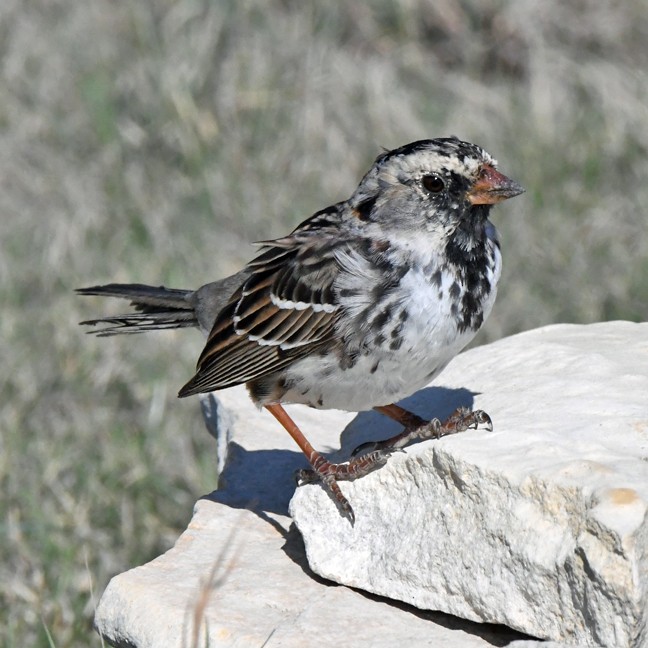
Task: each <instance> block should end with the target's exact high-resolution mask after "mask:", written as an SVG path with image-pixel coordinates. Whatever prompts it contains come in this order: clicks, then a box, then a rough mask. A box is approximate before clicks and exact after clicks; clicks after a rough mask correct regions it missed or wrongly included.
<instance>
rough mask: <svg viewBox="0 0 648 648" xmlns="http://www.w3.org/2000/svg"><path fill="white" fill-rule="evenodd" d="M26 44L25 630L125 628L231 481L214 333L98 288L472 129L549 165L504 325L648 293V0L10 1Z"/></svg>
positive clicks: (19, 637) (520, 173) (13, 388)
mask: <svg viewBox="0 0 648 648" xmlns="http://www.w3.org/2000/svg"><path fill="white" fill-rule="evenodd" d="M0 56H1V58H0V65H1V67H0V294H1V305H2V309H1V313H0V332H1V336H2V349H3V352H2V358H3V360H2V366H3V371H2V377H1V378H0V381H1V383H2V384H1V389H0V394H2V401H1V408H0V429H1V437H0V480H1V483H2V501H1V503H0V506H1V507H2V523H1V524H2V526H1V534H0V552H1V553H2V560H1V561H0V570H1V571H0V645H2V646H20V647H24V646H58V647H61V646H88V645H97V646H98V645H100V640H99V638H98V637H96V636H95V635H94V633H93V631H92V629H91V624H92V615H93V610H94V607H95V604H96V601H97V599H98V596H99V595H100V594H101V592H102V591H103V589H104V588H105V586H106V584H107V582H108V580H109V578H110V577H111V576H112V575H114V574H116V573H118V572H120V571H123V570H125V569H127V568H129V567H132V566H135V565H138V564H140V563H142V562H144V561H147V560H149V559H151V558H152V557H154V556H155V555H157V554H159V553H160V552H162V551H164V550H166V549H167V548H169V547H170V546H171V545H172V543H173V542H174V540H175V539H176V537H177V535H178V534H179V532H180V531H181V530H182V529H183V528H184V526H185V525H186V523H187V522H188V520H189V519H190V516H191V510H192V505H193V502H194V501H195V499H196V498H198V497H199V496H201V495H202V494H204V493H206V492H209V491H211V490H212V489H213V487H214V485H215V480H216V475H215V463H214V448H213V442H212V440H211V438H210V437H209V436H208V435H207V434H206V432H205V430H204V427H203V424H202V420H201V417H200V412H199V407H198V403H197V401H196V399H189V400H182V401H178V400H176V398H175V394H176V391H177V389H178V387H179V386H181V385H182V384H183V383H184V382H185V381H186V379H187V378H188V377H190V376H191V375H192V370H193V367H194V364H195V360H196V358H197V355H198V354H199V352H200V350H201V348H202V340H201V339H200V335H199V334H198V333H197V332H194V331H189V332H188V331H180V332H165V333H161V334H155V335H153V334H152V335H149V336H143V337H138V338H133V337H124V338H110V339H107V340H98V339H96V338H93V337H86V336H85V335H84V332H83V330H82V329H81V328H79V327H78V326H77V322H78V321H79V320H81V319H84V318H88V317H92V316H94V315H96V314H99V313H105V312H108V311H110V309H111V306H110V305H109V304H107V303H102V302H100V301H99V300H92V299H88V298H85V299H82V298H79V297H76V296H75V295H74V294H73V292H72V291H73V289H74V288H75V287H79V286H87V285H94V284H97V283H107V282H111V281H117V282H129V281H139V282H144V283H151V284H157V285H159V284H165V285H170V286H174V287H181V288H194V287H197V286H199V285H200V284H202V283H205V282H207V281H210V280H213V279H215V278H217V277H219V276H222V275H224V274H226V273H229V272H231V271H233V270H235V269H238V268H239V267H240V266H241V264H243V263H244V262H245V261H246V260H248V259H249V258H250V257H251V255H252V254H253V252H254V250H253V248H251V247H250V245H249V242H250V241H255V240H259V239H266V238H271V237H274V236H278V235H281V234H283V233H285V232H286V231H288V230H290V229H292V228H293V227H294V226H295V225H296V224H297V223H298V222H300V221H301V220H303V219H304V218H306V217H307V216H309V215H310V214H311V213H313V212H314V211H316V210H318V209H320V208H322V207H325V206H327V205H329V204H332V203H334V202H336V201H338V200H342V199H344V198H346V197H348V195H349V194H350V193H351V191H352V190H353V188H354V187H355V186H356V184H357V181H358V180H359V179H360V177H361V176H362V174H363V173H364V172H365V171H366V170H367V169H368V168H369V166H370V164H371V163H372V161H373V159H374V158H375V156H376V155H377V154H378V153H379V152H380V148H381V147H386V148H393V147H396V146H399V145H401V144H404V143H406V142H409V141H412V140H416V139H421V138H429V137H437V136H448V135H450V134H456V135H457V136H459V137H460V138H462V139H467V140H470V141H473V142H476V143H478V144H481V145H483V146H484V147H485V148H486V149H487V150H488V151H489V152H491V153H492V154H493V155H494V156H495V157H496V158H497V159H498V160H499V162H500V168H501V169H502V171H504V172H505V173H507V174H510V175H511V176H512V177H514V178H515V179H516V180H518V181H519V182H521V183H522V184H523V185H524V186H525V187H526V188H527V193H526V194H525V195H524V196H523V197H521V198H516V199H515V200H514V201H511V202H510V203H506V204H504V205H502V206H501V207H498V208H497V210H496V212H495V216H494V220H495V222H496V224H497V226H498V228H499V230H500V234H501V238H502V247H503V253H504V264H505V265H504V275H503V278H502V282H501V289H500V293H499V297H498V303H497V305H496V307H495V310H494V313H493V314H492V316H491V318H490V320H489V322H488V323H487V325H486V327H485V329H484V331H483V332H482V333H481V334H480V336H479V338H478V342H479V343H485V342H488V341H492V340H495V339H498V338H500V337H502V336H504V335H509V334H512V333H515V332H517V331H521V330H524V329H529V328H533V327H537V326H541V325H544V324H548V323H551V322H593V321H598V320H607V319H615V318H623V319H630V320H637V321H638V320H646V319H648V236H646V233H645V232H646V216H645V210H646V205H647V204H648V157H647V151H648V108H647V106H648V83H647V81H648V75H647V73H646V71H647V70H648V12H646V7H645V3H644V2H642V0H627V1H626V2H623V3H622V2H611V1H610V2H607V1H603V2H601V0H575V1H574V2H570V3H565V2H560V1H559V0H545V1H544V2H536V1H532V0H516V1H515V2H514V1H513V0H509V1H505V0H485V1H479V2H478V1H477V0H437V1H434V2H433V1H432V0H427V1H426V0H401V1H400V2H396V1H394V2H389V1H387V0H376V1H375V2H373V3H360V2H322V3H316V2H298V1H297V0H266V1H265V2H261V1H253V0H242V1H241V0H238V1H235V0H221V1H219V2H209V1H208V0H174V1H171V0H156V1H155V2H153V1H144V0H123V1H121V2H111V1H109V0H96V1H94V2H75V0H3V2H2V3H0ZM112 312H115V309H114V308H113V310H112Z"/></svg>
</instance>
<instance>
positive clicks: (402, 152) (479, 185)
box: [349, 137, 524, 235]
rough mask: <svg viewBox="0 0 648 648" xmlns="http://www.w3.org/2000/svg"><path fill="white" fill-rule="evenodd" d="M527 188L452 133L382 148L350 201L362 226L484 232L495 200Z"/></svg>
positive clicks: (485, 153) (385, 229)
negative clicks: (452, 135) (507, 175)
mask: <svg viewBox="0 0 648 648" xmlns="http://www.w3.org/2000/svg"><path fill="white" fill-rule="evenodd" d="M523 191H524V189H523V188H522V187H521V186H520V185H519V184H517V183H516V182H514V181H513V180H511V179H510V178H507V177H506V176H505V175H503V174H502V173H500V172H499V171H498V170H497V161H496V160H495V159H494V158H493V157H492V156H491V155H490V154H489V153H487V152H486V151H485V150H484V149H483V148H481V147H480V146H477V145H475V144H471V143H469V142H462V141H461V140H459V139H457V138H456V137H450V138H439V139H433V140H420V141H417V142H412V143H411V144H406V145H405V146H401V147H400V148H397V149H394V150H392V151H386V152H384V153H382V154H381V155H380V156H378V158H377V159H376V161H375V162H374V165H373V167H372V168H371V169H370V170H369V172H368V173H367V174H366V175H365V177H364V178H363V179H362V181H361V182H360V184H359V186H358V188H357V189H356V191H355V192H354V194H353V196H352V197H351V199H350V200H349V204H350V207H351V208H352V210H353V213H354V214H355V215H356V216H357V218H358V220H359V221H360V222H361V223H363V225H361V227H364V228H369V229H374V230H376V229H381V230H383V231H384V232H385V233H386V234H390V233H393V234H397V233H398V232H399V231H400V232H407V233H408V234H409V233H411V232H413V231H418V232H421V234H423V233H425V232H431V233H437V234H443V235H448V234H452V233H453V232H455V231H457V230H458V229H461V230H466V229H467V230H470V229H471V228H474V229H475V232H476V233H479V232H480V231H482V230H483V228H484V226H485V222H486V219H487V217H488V214H489V212H490V209H491V207H492V206H493V205H495V204H496V203H499V202H502V201H503V200H506V199H507V198H512V197H513V196H517V195H519V194H521V193H522V192H523Z"/></svg>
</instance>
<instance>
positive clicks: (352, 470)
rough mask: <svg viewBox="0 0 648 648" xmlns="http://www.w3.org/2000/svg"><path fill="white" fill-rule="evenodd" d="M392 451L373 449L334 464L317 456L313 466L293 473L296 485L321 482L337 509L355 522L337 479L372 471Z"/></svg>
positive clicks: (357, 476) (362, 475)
mask: <svg viewBox="0 0 648 648" xmlns="http://www.w3.org/2000/svg"><path fill="white" fill-rule="evenodd" d="M391 453H392V451H391V449H390V448H385V449H381V450H374V451H373V452H369V453H367V454H365V455H363V456H362V457H358V458H357V459H352V460H351V461H349V463H346V464H334V463H331V462H330V461H327V460H326V459H324V457H321V456H319V457H318V458H317V460H316V461H315V462H314V463H313V468H312V470H311V469H302V470H298V471H297V472H296V474H295V478H296V480H297V484H298V485H302V484H313V483H321V484H322V486H324V490H326V491H327V493H328V494H329V495H330V496H331V498H332V499H333V501H334V502H335V504H336V506H337V507H338V510H339V511H340V513H341V514H342V516H343V517H345V518H346V519H347V520H349V522H350V523H351V526H353V525H354V524H355V514H354V513H353V509H352V508H351V504H349V501H348V500H347V498H346V497H344V495H343V494H342V491H341V490H340V487H339V485H338V483H337V482H338V480H339V481H352V480H354V479H358V478H359V477H364V475H366V474H368V473H370V472H372V471H373V470H375V469H376V468H380V466H382V465H384V464H385V462H386V461H387V459H388V458H389V455H390V454H391Z"/></svg>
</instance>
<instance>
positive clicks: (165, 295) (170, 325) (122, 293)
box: [76, 284, 198, 337]
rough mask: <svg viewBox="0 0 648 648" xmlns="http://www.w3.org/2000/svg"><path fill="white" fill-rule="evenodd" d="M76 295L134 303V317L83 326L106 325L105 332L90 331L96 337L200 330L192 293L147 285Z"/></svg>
mask: <svg viewBox="0 0 648 648" xmlns="http://www.w3.org/2000/svg"><path fill="white" fill-rule="evenodd" d="M76 292H77V293H78V294H79V295H97V296H100V297H118V298H121V299H130V300H131V306H132V307H133V308H134V310H135V311H136V312H134V313H126V314H124V315H114V316H107V317H101V318H98V319H92V320H86V321H84V322H81V324H82V325H86V326H97V325H105V327H104V328H101V329H98V330H94V331H89V333H96V334H97V335H98V336H100V337H107V336H110V335H120V334H128V333H143V332H145V331H158V330H164V329H174V328H184V327H190V326H198V321H197V319H196V313H195V311H194V306H193V305H192V304H191V302H190V297H191V295H192V294H193V291H191V290H177V289H173V288H165V287H164V286H159V287H155V286H146V285H143V284H108V285H106V286H92V287H90V288H78V289H77V291H76Z"/></svg>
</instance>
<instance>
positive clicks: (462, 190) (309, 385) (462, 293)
mask: <svg viewBox="0 0 648 648" xmlns="http://www.w3.org/2000/svg"><path fill="white" fill-rule="evenodd" d="M523 191H524V189H523V188H522V187H521V186H520V185H519V184H517V183H516V182H514V181H513V180H511V179H510V178H508V177H506V176H505V175H503V174H502V173H501V172H499V171H498V170H497V162H496V160H495V159H494V158H493V157H492V156H491V155H490V154H489V153H487V152H486V151H485V150H484V149H483V148H481V147H480V146H477V145H475V144H471V143H469V142H464V141H461V140H459V139H458V138H456V137H449V138H438V139H430V140H420V141H416V142H412V143H410V144H406V145H404V146H401V147H400V148H396V149H394V150H390V151H384V152H383V153H381V154H380V155H379V156H378V157H377V158H376V160H375V162H374V164H373V166H372V167H371V168H370V169H369V171H368V172H367V174H366V175H365V176H364V177H363V178H362V180H361V181H360V183H359V185H358V187H357V188H356V190H355V191H354V192H353V193H352V195H351V197H350V198H349V199H348V200H344V201H342V202H338V203H336V204H334V205H332V206H330V207H327V208H326V209H322V210H321V211H318V212H316V213H315V214H313V215H312V216H311V217H310V218H308V219H307V220H305V221H304V222H303V223H301V224H300V225H298V226H297V227H296V228H295V229H294V230H293V231H292V232H291V233H290V234H288V235H287V236H283V237H281V238H278V239H275V240H268V241H261V242H260V243H258V244H257V245H260V250H259V253H258V254H257V256H256V257H255V258H253V260H252V261H250V262H249V263H248V264H247V266H246V267H245V268H243V269H242V270H241V271H240V272H238V273H237V274H235V275H232V276H231V277H227V278H225V279H222V280H219V281H216V282H213V283H209V284H206V285H205V286H202V287H201V288H199V289H198V290H195V291H191V290H174V289H168V288H165V287H163V286H162V287H159V288H158V287H152V286H146V285H142V284H108V285H104V286H93V287H90V288H81V289H79V290H78V291H77V292H78V293H80V294H82V295H100V296H104V297H119V298H126V299H130V300H131V306H133V307H134V310H135V312H132V313H128V314H125V315H118V316H111V317H103V318H98V319H94V320H87V321H85V322H81V324H85V325H92V326H95V325H97V324H102V325H104V328H101V329H99V330H95V331H94V332H95V333H97V334H98V335H100V336H108V335H115V334H122V333H141V332H144V331H150V330H161V329H168V328H181V327H198V328H199V329H201V330H202V331H203V333H204V334H205V335H206V336H207V343H206V345H205V347H204V349H203V351H202V354H201V355H200V357H199V359H198V364H197V370H196V374H195V375H194V376H193V378H191V380H189V382H187V384H186V385H184V387H182V389H180V392H179V396H180V397H185V396H191V395H193V394H200V393H206V392H212V391H216V390H219V389H226V388H228V387H232V386H234V385H239V384H245V385H246V386H247V389H248V391H249V394H250V397H251V398H252V401H253V402H254V403H255V404H256V405H257V406H258V407H260V408H265V409H266V410H267V411H268V412H270V413H271V414H272V415H273V416H274V417H275V418H276V419H277V420H278V421H279V422H280V423H281V425H283V427H284V428H285V429H286V430H287V432H288V433H289V434H290V435H291V436H292V437H293V439H294V440H295V441H296V443H297V445H298V446H299V447H300V448H301V450H302V451H303V452H304V454H305V455H306V458H307V459H308V462H309V463H310V465H311V467H312V470H311V471H301V472H300V473H299V477H300V480H301V481H303V482H306V481H314V480H317V481H320V482H321V483H322V484H323V485H324V486H325V488H326V489H327V490H328V492H329V494H330V495H331V496H332V497H333V500H334V502H335V503H336V504H337V506H338V508H339V510H340V512H341V513H342V514H343V515H344V516H345V517H347V518H348V519H349V520H350V522H351V524H353V522H354V519H355V517H354V513H353V509H352V507H351V505H350V504H349V502H348V501H347V499H346V498H345V497H344V495H343V494H342V492H341V491H340V488H339V485H338V484H337V481H338V480H341V479H355V478H358V477H361V476H363V475H365V474H367V473H368V472H370V471H372V470H374V469H375V468H376V467H378V466H380V465H382V464H383V463H384V462H385V461H386V459H387V457H388V456H389V454H390V453H391V452H392V451H394V450H397V449H400V448H402V447H403V446H404V445H406V444H408V443H410V442H411V441H412V440H414V439H422V438H430V437H439V436H443V435H444V434H451V433H455V432H460V431H463V430H466V429H468V428H476V427H478V426H479V425H482V424H483V425H485V426H486V427H487V428H490V429H492V425H491V422H490V417H489V416H488V415H487V414H486V413H485V412H483V411H481V410H478V411H475V412H470V411H468V410H466V409H459V410H457V411H456V412H455V413H454V414H453V415H452V416H451V417H450V418H449V419H447V420H446V421H444V422H441V421H439V420H437V419H434V420H433V421H424V420H423V419H421V418H419V417H418V416H416V415H415V414H413V413H411V412H408V411H407V410H405V409H403V408H401V407H400V406H398V405H397V404H396V403H397V402H398V401H400V400H401V399H403V398H406V397H408V396H410V395H411V394H413V393H414V392H416V391H417V390H419V389H421V388H423V387H425V386H426V385H428V384H429V383H430V382H431V381H432V380H433V379H434V378H436V377H437V376H438V374H439V373H440V372H441V371H442V370H443V368H444V367H445V366H446V365H447V364H448V363H449V362H450V360H452V358H453V357H454V356H456V355H457V354H458V353H459V352H460V351H461V350H462V349H463V348H464V347H465V346H466V345H467V344H468V343H469V342H470V341H471V340H472V339H473V337H474V336H475V334H476V333H477V332H478V331H479V329H480V328H481V326H482V325H483V323H484V321H485V320H486V318H487V317H488V315H489V313H490V312H491V309H492V308H493V304H494V302H495V296H496V293H497V284H498V281H499V279H500V274H501V267H502V257H501V253H500V244H499V241H498V237H497V232H496V230H495V227H494V226H493V224H492V223H491V222H490V220H489V215H490V211H491V208H492V207H493V205H495V204H497V203H499V202H502V201H504V200H506V199H508V198H512V197H513V196H517V195H519V194H521V193H522V192H523ZM284 403H300V404H303V405H307V406H309V407H313V408H317V409H330V408H335V409H341V410H348V411H362V410H367V409H371V408H373V409H376V410H377V411H379V412H381V413H383V414H385V415H386V416H388V417H390V418H392V419H394V420H396V421H398V422H399V423H401V424H402V425H403V428H404V429H403V432H401V433H400V434H398V435H397V436H395V437H393V438H392V439H388V440H387V441H382V442H379V443H376V444H372V446H371V448H370V451H369V452H367V453H366V454H363V455H360V456H355V457H353V458H352V459H351V460H350V461H349V462H347V463H342V464H334V463H331V462H329V461H328V460H327V459H326V458H325V457H324V456H322V455H321V454H320V453H318V452H317V451H316V450H315V449H314V448H313V446H312V445H311V444H310V443H309V441H308V440H307V439H306V437H305V436H304V435H303V434H302V432H301V431H300V430H299V428H298V426H297V425H296V423H295V422H294V421H293V420H292V419H291V417H290V416H289V415H288V414H287V413H286V411H285V409H284V408H283V404H284ZM364 449H367V448H364Z"/></svg>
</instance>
